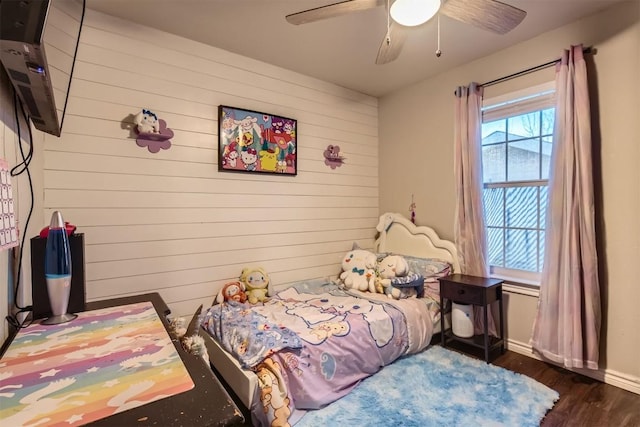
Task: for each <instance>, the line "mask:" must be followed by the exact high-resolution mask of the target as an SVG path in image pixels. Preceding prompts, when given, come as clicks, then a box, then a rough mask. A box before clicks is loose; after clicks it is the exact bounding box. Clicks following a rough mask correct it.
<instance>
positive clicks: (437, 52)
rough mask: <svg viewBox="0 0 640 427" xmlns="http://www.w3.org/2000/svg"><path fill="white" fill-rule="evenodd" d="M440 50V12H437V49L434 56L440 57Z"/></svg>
mask: <svg viewBox="0 0 640 427" xmlns="http://www.w3.org/2000/svg"><path fill="white" fill-rule="evenodd" d="M440 55H442V51H441V50H440V14H439V13H438V50H436V57H438V58H440Z"/></svg>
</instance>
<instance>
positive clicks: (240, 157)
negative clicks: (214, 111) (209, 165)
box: [218, 105, 298, 175]
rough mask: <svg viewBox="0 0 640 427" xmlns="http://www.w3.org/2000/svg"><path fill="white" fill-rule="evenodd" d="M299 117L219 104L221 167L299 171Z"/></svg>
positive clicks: (265, 171)
mask: <svg viewBox="0 0 640 427" xmlns="http://www.w3.org/2000/svg"><path fill="white" fill-rule="evenodd" d="M297 125H298V122H297V120H294V119H290V118H287V117H282V116H276V115H273V114H267V113H260V112H257V111H250V110H243V109H241V108H235V107H228V106H226V105H220V106H219V107H218V170H219V171H229V172H253V173H272V174H282V175H297V173H298V161H297V160H298V157H297V154H298V144H297V139H296V132H297Z"/></svg>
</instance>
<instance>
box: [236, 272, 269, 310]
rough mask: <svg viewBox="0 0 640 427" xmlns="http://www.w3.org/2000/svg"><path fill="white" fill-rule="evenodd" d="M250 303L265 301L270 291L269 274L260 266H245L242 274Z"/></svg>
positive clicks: (241, 278)
mask: <svg viewBox="0 0 640 427" xmlns="http://www.w3.org/2000/svg"><path fill="white" fill-rule="evenodd" d="M240 281H241V282H242V283H243V284H244V287H245V289H246V293H247V298H248V300H249V303H250V304H255V303H257V302H264V301H266V300H267V299H268V298H267V293H268V292H269V276H268V275H267V273H266V272H265V271H264V270H263V269H262V268H260V267H254V268H245V269H243V270H242V274H241V275H240Z"/></svg>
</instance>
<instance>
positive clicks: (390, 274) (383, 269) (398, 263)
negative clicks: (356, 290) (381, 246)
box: [378, 255, 417, 299]
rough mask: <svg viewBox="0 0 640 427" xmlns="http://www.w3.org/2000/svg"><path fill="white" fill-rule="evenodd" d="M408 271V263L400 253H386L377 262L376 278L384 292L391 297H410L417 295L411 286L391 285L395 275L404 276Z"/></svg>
mask: <svg viewBox="0 0 640 427" xmlns="http://www.w3.org/2000/svg"><path fill="white" fill-rule="evenodd" d="M408 273H409V264H408V263H407V260H406V259H404V257H402V256H400V255H387V256H386V257H384V258H383V259H382V261H380V263H378V276H379V277H378V280H379V284H380V285H381V286H382V288H383V290H384V293H385V294H386V295H387V296H388V297H389V298H392V299H403V298H410V297H412V296H416V295H417V291H416V289H415V288H413V287H408V288H396V287H394V286H393V285H392V280H393V279H395V278H397V277H404V276H406V275H407V274H408Z"/></svg>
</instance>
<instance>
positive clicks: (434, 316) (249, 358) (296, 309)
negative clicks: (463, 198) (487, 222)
mask: <svg viewBox="0 0 640 427" xmlns="http://www.w3.org/2000/svg"><path fill="white" fill-rule="evenodd" d="M376 230H377V236H378V237H377V239H376V241H375V244H374V248H373V251H374V252H375V253H378V254H388V253H393V254H401V255H403V256H406V257H408V258H415V259H416V260H423V259H425V260H437V261H438V262H445V263H446V264H447V265H448V267H449V268H450V269H449V270H447V271H448V272H459V270H460V266H459V261H458V257H457V252H456V248H455V245H454V244H453V243H452V242H450V241H446V240H442V239H440V238H439V237H438V235H437V234H436V233H435V231H434V230H433V229H431V228H429V227H426V226H415V225H414V224H413V223H411V222H410V221H409V220H407V219H406V218H404V217H403V216H402V215H400V214H396V213H385V214H383V215H381V217H380V221H379V223H378V225H377V227H376ZM431 282H432V283H431V288H432V289H431V291H432V292H434V291H435V292H437V291H438V287H437V279H432V280H431ZM425 285H426V286H427V287H429V285H427V283H426V281H425ZM427 293H428V292H427ZM435 301H438V298H435V297H433V295H432V298H428V295H425V298H408V299H401V300H397V301H396V300H391V299H389V298H387V297H386V296H385V295H382V294H371V293H368V292H360V291H357V290H353V289H351V290H348V291H345V290H344V289H342V288H341V287H340V286H339V285H338V284H336V283H335V282H331V281H327V280H319V279H318V280H310V281H307V282H302V283H299V284H296V285H293V286H291V287H290V288H287V289H285V290H282V291H280V292H278V293H277V294H276V295H275V296H274V297H273V298H272V299H271V300H270V301H269V303H267V304H264V306H262V305H257V306H254V307H252V309H251V310H250V311H251V313H249V312H248V310H247V309H246V306H244V305H242V304H235V305H234V304H225V305H224V306H225V307H224V308H223V307H220V306H221V305H217V306H213V307H212V308H210V309H209V310H208V311H207V314H206V315H205V316H204V320H203V322H202V329H201V335H202V336H203V338H204V340H205V344H206V346H207V350H208V354H209V360H210V362H211V364H212V365H213V367H214V368H215V369H216V371H217V372H218V373H219V374H220V375H221V376H222V377H223V378H224V380H225V381H226V382H227V384H228V385H229V386H230V387H231V388H232V389H233V391H234V392H235V394H236V395H237V396H238V398H239V399H240V400H241V402H242V403H243V404H244V405H245V406H246V407H247V408H249V409H251V413H252V420H253V423H254V424H257V425H287V423H289V424H295V423H296V422H297V421H298V420H299V419H300V418H301V417H302V416H303V415H304V413H305V411H306V410H309V409H315V408H318V407H322V406H324V405H326V404H328V403H330V402H331V401H333V400H335V399H337V398H339V397H341V396H343V395H344V394H346V393H348V392H349V391H350V390H351V389H352V388H353V387H355V386H356V385H357V383H358V382H359V381H360V380H361V379H363V378H365V377H366V376H369V375H372V374H374V373H375V372H377V371H378V370H379V369H381V368H382V367H383V366H385V365H387V364H389V363H391V362H392V361H393V360H395V359H397V358H398V357H401V356H404V355H408V354H413V353H417V352H419V351H421V350H422V349H424V348H425V347H426V346H427V345H428V344H429V342H430V340H431V338H432V336H433V335H434V334H435V333H437V332H439V329H440V327H439V326H440V322H439V307H437V306H434V302H435ZM233 311H235V313H232V312H233ZM238 313H241V314H242V316H239V317H241V318H242V319H245V318H246V321H247V322H248V323H247V325H249V323H251V324H253V326H254V329H255V327H256V326H257V329H259V330H260V331H259V332H258V334H260V335H261V337H263V338H264V337H265V336H266V337H268V338H269V339H270V343H276V345H277V346H276V347H274V348H273V349H268V350H267V353H266V356H267V357H266V358H263V356H265V354H264V353H260V352H258V353H256V352H252V351H249V352H247V349H246V348H242V352H238V351H234V354H235V356H234V355H232V354H230V352H231V351H232V350H229V351H227V350H225V349H224V348H223V345H222V344H220V342H219V340H220V341H224V339H222V338H219V340H218V339H214V338H213V337H212V334H211V332H221V330H222V329H224V328H226V330H230V329H229V328H228V327H226V326H224V327H223V326H220V325H221V324H220V323H215V322H214V320H215V321H216V322H218V321H220V320H224V319H231V318H232V317H230V316H232V315H233V316H234V317H233V319H238ZM254 313H257V314H254ZM253 316H256V318H257V319H258V320H256V318H254V317H253ZM305 316H306V317H305ZM214 317H215V319H214ZM265 319H266V320H265ZM234 321H235V320H234ZM243 321H244V320H243ZM224 325H227V324H226V323H225V324H224ZM285 326H286V327H285ZM289 327H291V331H293V332H291V331H290V330H289ZM215 328H218V329H217V330H215V331H214V329H215ZM244 329H245V327H244V326H242V325H239V324H236V325H234V329H233V330H234V331H237V330H244ZM246 329H249V326H247V327H246ZM275 330H277V331H278V334H272V332H274V331H275ZM360 330H364V331H365V332H366V333H365V335H367V337H366V338H364V337H362V336H361V335H359V332H357V331H360ZM369 336H370V337H371V338H369ZM233 338H236V342H237V337H233ZM347 338H348V339H347ZM251 339H253V336H252V338H251ZM258 347H260V345H258ZM262 347H264V345H263V346H262ZM227 348H228V347H227ZM259 350H261V351H263V352H264V348H260V349H259ZM359 355H363V356H362V357H360V356H359ZM242 356H244V357H242ZM365 356H366V357H365ZM248 367H251V369H248Z"/></svg>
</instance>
